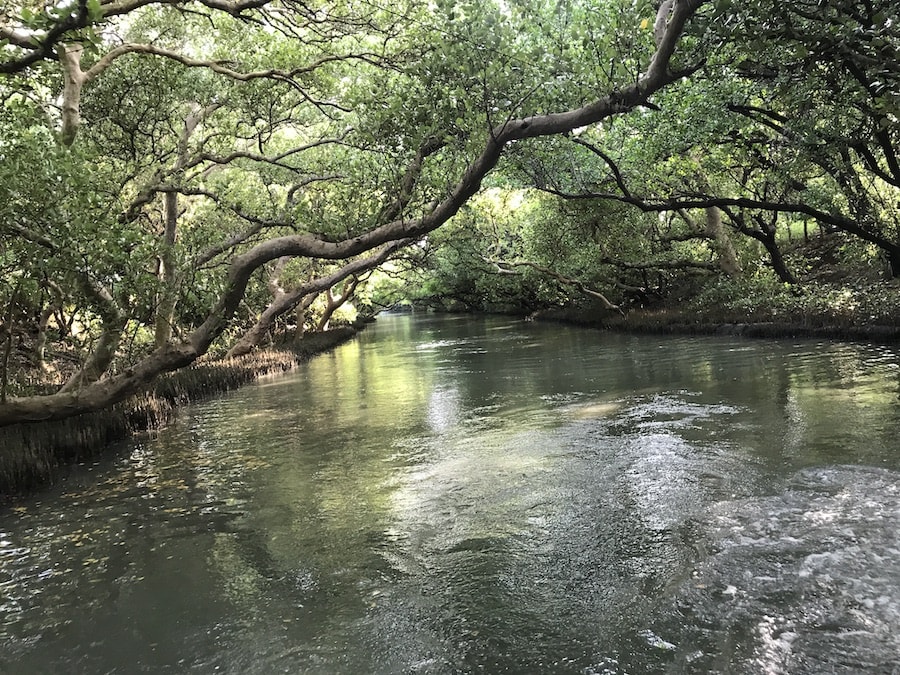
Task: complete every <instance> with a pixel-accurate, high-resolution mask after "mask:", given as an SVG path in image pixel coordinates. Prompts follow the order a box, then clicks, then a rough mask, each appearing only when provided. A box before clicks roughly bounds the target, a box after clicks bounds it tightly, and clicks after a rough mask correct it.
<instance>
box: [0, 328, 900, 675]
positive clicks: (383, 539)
mask: <svg viewBox="0 0 900 675" xmlns="http://www.w3.org/2000/svg"><path fill="white" fill-rule="evenodd" d="M898 364H900V357H898V353H897V351H896V350H892V349H889V348H885V347H875V346H866V345H854V344H846V343H828V342H799V343H793V342H774V341H749V340H740V339H732V338H670V337H666V338H660V337H635V336H622V335H605V334H603V333H600V332H596V331H587V330H583V329H575V328H567V327H562V326H555V325H553V326H550V325H541V324H535V323H525V322H518V321H512V320H503V319H470V318H468V319H459V318H427V317H426V318H418V317H409V316H397V317H383V318H381V319H380V320H379V321H378V322H377V323H376V324H375V325H374V326H373V327H372V328H370V329H368V330H366V331H365V332H364V333H363V334H362V335H361V336H360V337H359V338H358V339H357V340H355V341H353V342H351V343H349V344H346V345H343V346H342V347H340V348H339V349H338V350H337V351H336V352H334V353H333V354H329V355H324V356H321V357H318V358H316V359H314V360H313V361H311V362H310V363H309V364H308V365H306V366H305V367H303V368H302V369H301V370H299V371H298V372H296V373H295V374H291V375H289V376H286V377H281V378H279V379H274V380H269V381H266V382H263V383H261V384H259V385H254V386H250V387H246V388H244V389H242V390H240V391H238V392H235V393H233V394H232V395H229V396H227V397H224V398H221V399H217V400H215V401H211V402H208V403H204V404H201V405H196V406H191V407H189V408H186V409H184V410H183V411H182V414H181V415H180V418H179V420H178V423H177V424H175V425H173V426H172V427H171V428H168V429H166V430H164V431H163V432H161V433H160V434H158V435H157V436H156V437H155V438H152V439H144V440H140V441H135V442H130V443H128V444H125V445H122V446H120V447H118V448H117V449H116V452H114V453H113V454H112V456H111V458H110V459H108V460H104V461H103V462H100V463H97V464H95V465H92V466H86V467H82V468H81V469H79V470H78V471H76V472H74V473H73V475H72V476H70V477H69V478H68V479H67V480H66V481H65V482H64V483H63V484H61V485H60V486H58V487H57V488H54V489H52V490H49V491H46V492H44V493H41V494H39V495H37V496H35V497H34V498H33V499H31V500H29V501H27V502H24V503H22V504H20V505H18V506H16V507H15V508H6V509H5V510H3V511H0V672H3V673H16V674H18V673H139V672H149V673H184V672H196V673H214V672H223V673H276V672H284V673H363V674H365V673H587V674H590V673H656V672H659V673H681V672H696V673H707V672H722V673H823V672H834V673H844V672H846V673H853V672H875V673H878V672H884V673H891V672H900V656H898V655H900V534H898V533H897V529H898V528H897V523H898V522H900V480H898V479H900V399H898V392H900V369H898Z"/></svg>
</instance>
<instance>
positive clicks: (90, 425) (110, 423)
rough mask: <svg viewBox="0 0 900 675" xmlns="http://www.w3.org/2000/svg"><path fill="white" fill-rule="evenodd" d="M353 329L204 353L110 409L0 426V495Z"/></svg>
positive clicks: (45, 478) (20, 490) (30, 485)
mask: <svg viewBox="0 0 900 675" xmlns="http://www.w3.org/2000/svg"><path fill="white" fill-rule="evenodd" d="M355 334H356V331H355V330H354V329H353V328H350V327H342V328H337V329H335V330H331V331H327V332H324V333H311V334H309V335H307V336H306V337H304V338H303V340H301V341H300V342H298V343H296V344H293V345H291V346H290V347H282V348H270V349H266V350H261V351H257V352H254V353H252V354H248V355H246V356H242V357H240V358H237V359H227V360H219V361H212V360H204V361H200V362H197V363H195V364H193V365H191V366H188V367H187V368H182V369H181V370H178V371H175V372H173V373H168V374H166V375H162V376H160V377H159V378H157V380H156V381H155V382H154V383H153V386H152V387H151V389H150V390H148V391H146V392H143V393H141V394H138V395H136V396H133V397H132V398H130V399H128V400H126V401H123V402H122V403H119V404H116V405H115V406H113V407H112V408H110V409H108V410H103V411H100V412H95V413H87V414H84V415H78V416H77V417H73V418H69V419H65V420H61V421H58V422H47V423H38V424H35V423H32V424H15V425H12V426H9V427H4V428H2V429H0V501H9V500H11V499H14V498H15V497H16V496H19V495H21V494H24V493H26V492H27V491H29V490H32V489H34V488H35V487H37V486H39V485H42V484H45V483H48V482H52V481H53V480H54V479H55V478H57V477H58V476H59V475H60V474H61V473H62V471H63V467H64V466H65V465H67V464H69V463H72V462H79V461H83V460H85V459H88V458H90V457H93V456H96V455H98V454H99V453H101V452H102V451H103V450H104V449H105V448H106V447H107V446H109V444H110V443H113V442H115V441H119V440H122V439H124V438H127V437H128V436H130V435H132V434H134V433H138V432H142V431H147V430H153V429H159V428H161V427H162V426H164V425H165V424H167V423H169V422H170V421H171V420H172V419H173V418H174V416H175V414H176V412H177V410H178V407H179V406H182V405H184V404H186V403H188V402H191V401H198V400H201V399H204V398H209V397H212V396H215V395H217V394H221V393H224V392H226V391H230V390H232V389H236V388H237V387H240V386H242V385H244V384H247V383H249V382H252V381H254V380H257V379H259V378H260V377H264V376H266V375H271V374H276V373H282V372H285V371H288V370H291V369H293V368H294V367H296V366H297V365H298V364H300V363H303V362H304V361H306V360H308V359H309V358H310V357H312V356H313V355H315V354H318V353H321V352H324V351H327V350H329V349H331V348H333V347H335V346H337V345H339V344H340V343H342V342H345V341H347V340H349V339H350V338H351V337H353V336H354V335H355Z"/></svg>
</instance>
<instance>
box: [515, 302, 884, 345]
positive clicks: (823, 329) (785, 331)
mask: <svg viewBox="0 0 900 675" xmlns="http://www.w3.org/2000/svg"><path fill="white" fill-rule="evenodd" d="M531 318H532V319H533V320H535V321H550V322H559V323H568V324H573V325H578V326H585V327H592V328H600V329H603V330H611V331H616V332H622V333H636V334H648V335H740V336H743V337H749V338H772V339H784V338H814V339H822V340H857V341H859V340H862V341H869V342H878V343H888V344H891V343H898V342H900V326H894V325H885V324H875V323H866V322H864V321H860V322H859V323H851V322H846V321H836V320H831V321H829V320H827V319H825V318H823V319H822V320H819V321H815V322H812V321H791V320H781V321H752V320H744V321H741V320H739V319H737V318H735V317H722V316H720V315H714V314H705V315H704V314H687V313H685V312H681V311H677V310H670V309H657V310H636V311H633V312H631V313H629V314H628V315H627V316H625V317H621V316H615V315H610V314H609V313H608V312H597V311H596V310H595V309H592V308H584V307H568V308H561V309H550V310H545V311H541V312H537V313H536V314H535V315H533V316H532V317H531Z"/></svg>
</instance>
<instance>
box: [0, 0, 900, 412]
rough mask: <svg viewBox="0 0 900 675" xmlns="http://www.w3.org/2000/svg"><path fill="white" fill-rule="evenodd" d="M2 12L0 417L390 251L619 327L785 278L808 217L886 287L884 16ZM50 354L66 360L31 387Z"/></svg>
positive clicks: (686, 6) (250, 328)
mask: <svg viewBox="0 0 900 675" xmlns="http://www.w3.org/2000/svg"><path fill="white" fill-rule="evenodd" d="M0 21H2V23H0V48H2V49H0V160H2V161H0V197H2V198H0V232H2V235H3V238H2V242H3V243H2V245H0V268H2V270H3V275H2V279H3V281H2V285H0V300H2V306H3V310H4V311H3V319H2V326H3V331H2V335H3V337H4V340H5V343H6V344H5V347H6V348H5V352H4V353H5V357H4V359H3V363H2V373H3V382H2V387H0V394H2V401H0V425H9V424H14V423H17V422H26V421H39V420H46V419H61V418H64V417H68V416H72V415H77V414H79V413H82V412H87V411H91V410H98V409H102V408H103V407H105V406H108V405H110V404H112V403H114V402H116V401H119V400H122V399H124V398H126V397H127V396H129V395H131V394H133V393H134V392H136V391H138V390H140V388H141V387H143V386H145V385H146V384H147V383H148V382H149V381H151V380H152V379H153V378H154V377H156V376H157V375H159V374H160V373H162V372H166V371H170V370H174V369H178V368H180V367H183V366H184V365H186V364H189V363H191V362H193V361H194V360H196V359H198V358H200V357H201V356H203V355H205V354H207V353H208V352H210V350H212V351H214V352H216V353H221V354H224V353H226V352H227V353H229V354H230V355H237V354H242V353H246V352H247V351H249V350H252V349H253V348H254V347H255V346H256V345H258V344H259V342H260V340H261V339H263V337H264V336H265V335H266V334H267V332H269V331H271V330H272V329H273V326H277V325H279V322H280V325H281V326H282V329H286V328H285V327H286V326H288V325H290V326H296V330H298V331H302V330H303V326H304V323H305V322H306V323H308V324H309V325H310V326H312V327H316V326H319V327H323V326H325V325H326V324H327V323H328V321H329V317H330V316H331V313H332V312H333V311H334V310H335V308H336V307H337V306H338V305H339V304H340V303H341V302H343V301H346V300H347V299H349V298H350V297H351V296H353V295H354V294H364V292H363V291H362V290H361V289H363V288H364V287H365V283H366V280H369V279H370V278H375V277H370V274H371V271H372V270H373V269H376V268H378V267H379V266H383V265H385V264H386V263H389V264H391V265H393V266H394V267H393V268H392V269H394V270H400V269H405V270H413V271H415V273H417V274H419V275H421V276H420V280H421V283H419V284H416V287H417V288H419V289H420V295H422V296H425V295H429V294H430V295H433V296H441V297H443V298H447V297H451V296H454V295H456V296H458V297H457V298H456V299H457V300H460V301H462V302H463V303H464V304H465V305H466V306H468V307H476V306H481V307H482V308H485V307H488V308H489V307H490V306H496V305H497V303H498V302H500V301H502V302H504V303H506V304H508V305H510V306H516V307H517V308H518V309H520V310H525V311H532V310H534V309H538V308H540V307H541V306H546V305H548V304H554V303H559V302H563V301H564V300H565V298H567V297H571V296H576V295H587V296H590V297H592V298H593V299H595V300H596V299H601V300H602V301H603V302H604V303H605V304H604V306H606V307H607V308H608V309H609V310H610V311H617V312H622V311H624V310H623V306H624V305H625V304H627V302H629V301H632V300H640V301H642V302H643V301H646V300H648V299H649V298H650V297H651V296H654V297H662V296H663V295H665V294H667V293H670V292H672V289H673V288H675V287H676V286H677V285H678V284H680V283H683V281H684V280H685V279H697V278H709V277H725V278H732V279H733V278H735V277H738V276H740V275H742V274H744V275H746V274H747V273H749V272H752V271H753V270H757V269H759V270H763V269H765V270H771V271H772V273H774V274H775V275H777V277H778V278H779V279H780V280H781V281H783V282H785V283H787V284H791V285H796V284H797V283H798V279H799V275H798V270H796V269H793V268H792V262H791V261H789V260H787V259H786V256H785V255H784V252H783V250H782V248H783V240H784V236H783V235H784V233H785V232H787V233H790V232H792V231H793V230H792V228H795V227H797V226H798V224H800V223H804V224H805V223H806V221H812V222H815V223H818V224H820V226H821V227H823V228H829V229H830V230H838V231H840V232H843V233H845V234H846V236H847V237H849V238H851V239H852V240H853V241H858V242H861V244H860V245H861V246H862V247H863V248H865V247H869V249H867V250H868V251H869V255H870V257H871V259H872V260H878V257H879V256H881V257H882V258H883V259H884V262H885V265H887V266H888V268H889V270H890V273H892V274H893V275H895V276H896V275H900V221H898V213H897V206H896V205H897V203H898V200H900V168H898V159H897V143H898V140H900V139H898V134H900V131H898V115H900V81H898V80H900V76H898V67H897V63H898V59H897V56H898V55H897V49H898V35H897V31H898V30H900V27H898V26H900V17H898V10H897V9H896V7H894V5H893V4H892V3H888V2H886V1H882V0H879V1H878V2H851V1H850V0H847V1H846V2H837V3H824V2H818V1H816V0H807V1H805V2H789V3H777V2H774V1H772V0H753V1H752V2H747V3H741V4H740V5H733V4H732V3H730V2H728V1H727V0H716V1H712V0H707V1H705V2H704V1H703V0H664V1H663V2H649V1H645V0H638V1H636V2H630V3H620V2H606V1H597V0H594V1H584V0H566V1H564V2H560V3H555V4H548V3H543V2H537V1H536V0H513V1H511V2H475V1H474V0H459V1H455V0H438V1H436V2H433V3H420V2H416V1H414V0H408V1H404V0H401V2H398V3H392V4H391V5H390V6H382V5H379V4H377V3H368V2H327V3H326V2H312V3H309V2H303V3H300V2H295V1H294V0H235V1H223V0H192V1H190V2H186V1H180V0H179V1H176V2H171V1H165V2H160V1H155V0H66V1H64V2H49V3H44V2H40V3H38V2H34V1H33V0H19V1H18V2H14V3H12V4H11V5H8V6H7V8H6V9H4V10H3V12H2V13H0ZM389 261H393V262H389ZM873 264H874V263H873ZM377 294H378V293H377V292H375V295H377ZM410 295H412V294H410V293H407V296H410ZM316 297H319V300H316ZM367 297H370V298H371V297H373V294H372V292H368V296H367ZM48 345H49V346H50V347H51V348H52V349H53V351H54V354H55V362H56V363H57V364H59V363H68V364H71V365H70V367H69V368H68V369H63V370H62V371H60V372H58V373H56V374H52V375H53V376H54V377H55V380H56V382H57V386H55V387H53V388H51V389H50V390H44V391H34V390H31V391H29V388H28V386H27V384H28V377H29V376H28V372H27V371H28V369H29V368H40V367H44V368H45V369H47V368H48V367H50V364H49V362H48V360H47V359H45V355H44V354H45V351H44V350H45V349H47V348H48ZM23 346H28V348H29V349H30V350H32V351H33V353H31V354H29V355H28V358H27V359H25V360H24V361H22V362H17V361H15V359H12V358H11V355H13V353H14V352H15V350H16V349H20V348H24V347H23ZM45 375H46V374H45ZM54 377H47V376H45V378H44V379H45V380H47V379H50V380H53V379H54ZM8 392H11V393H8Z"/></svg>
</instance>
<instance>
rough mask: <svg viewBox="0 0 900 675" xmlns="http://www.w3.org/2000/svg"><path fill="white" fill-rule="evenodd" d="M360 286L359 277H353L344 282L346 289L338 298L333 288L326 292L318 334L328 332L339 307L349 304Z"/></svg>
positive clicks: (317, 328)
mask: <svg viewBox="0 0 900 675" xmlns="http://www.w3.org/2000/svg"><path fill="white" fill-rule="evenodd" d="M358 285H359V277H357V276H351V277H350V279H349V280H347V281H345V282H344V288H343V290H342V291H341V294H340V295H339V296H337V297H334V293H333V290H332V289H333V287H332V288H328V289H326V290H325V299H326V305H325V311H324V312H323V313H322V316H321V318H320V319H319V324H318V325H317V326H316V332H318V333H322V332H324V331H326V330H328V326H329V323H330V322H331V317H332V316H334V313H335V312H336V311H337V309H338V307H340V306H342V305H343V304H344V303H345V302H347V301H348V300H349V299H350V298H351V297H352V296H353V293H354V292H355V291H356V287H357V286H358Z"/></svg>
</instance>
